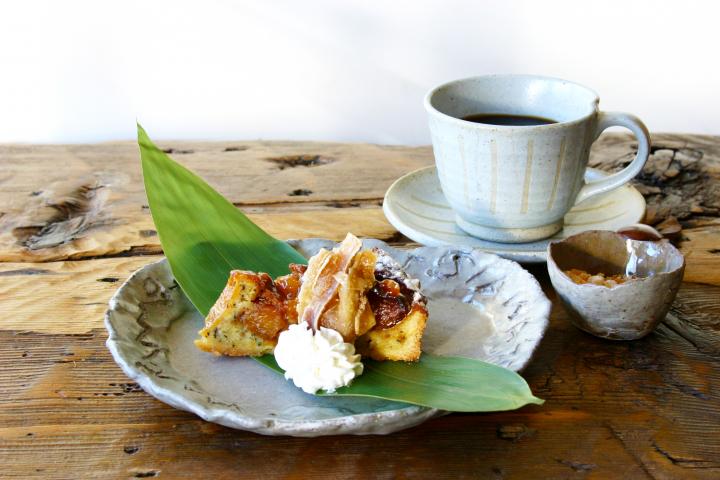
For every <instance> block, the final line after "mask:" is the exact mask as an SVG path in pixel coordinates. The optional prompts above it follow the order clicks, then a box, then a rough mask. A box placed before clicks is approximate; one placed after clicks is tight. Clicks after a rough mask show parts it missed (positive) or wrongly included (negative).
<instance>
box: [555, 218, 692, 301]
mask: <svg viewBox="0 0 720 480" xmlns="http://www.w3.org/2000/svg"><path fill="white" fill-rule="evenodd" d="M598 232H601V233H607V234H613V235H615V236H618V237H622V238H626V239H627V237H625V236H624V235H622V234H621V233H618V232H615V231H612V230H586V231H584V232H580V233H576V234H575V235H570V236H569V237H566V238H563V239H559V240H556V241H553V242H550V243H548V246H547V252H546V256H547V262H548V268H549V265H550V264H551V263H552V266H553V267H554V269H555V270H557V271H558V272H560V275H561V278H562V279H563V280H566V281H568V282H571V283H572V284H574V285H577V286H578V287H586V288H587V287H590V288H603V289H606V290H616V289H621V288H629V287H630V286H632V285H633V284H638V283H642V282H645V281H649V280H652V279H653V278H659V277H663V276H665V275H672V274H675V273H677V271H678V270H681V269H683V268H685V256H684V255H683V254H682V252H681V251H680V250H678V248H677V247H676V246H675V245H673V244H672V243H670V241H669V240H667V239H666V238H663V239H661V240H657V241H656V242H657V243H659V242H664V243H665V244H666V245H667V246H668V247H670V252H672V254H673V255H677V256H678V257H679V258H680V265H679V266H677V267H675V268H672V269H670V270H667V271H659V272H654V273H653V274H652V275H645V276H642V277H630V278H629V279H628V280H626V281H625V282H623V283H619V284H617V285H615V286H614V287H606V286H604V285H596V284H594V283H576V282H575V281H573V279H572V278H570V276H569V275H568V274H567V273H565V270H563V269H561V268H560V266H559V265H558V264H557V262H556V261H555V258H554V257H553V255H552V249H553V247H554V246H555V245H559V244H562V243H572V242H571V240H573V239H576V238H577V237H581V236H583V235H595V234H597V233H598ZM629 240H633V239H629ZM633 241H636V242H637V241H642V240H633Z"/></svg>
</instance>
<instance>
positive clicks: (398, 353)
mask: <svg viewBox="0 0 720 480" xmlns="http://www.w3.org/2000/svg"><path fill="white" fill-rule="evenodd" d="M289 268H290V274H288V275H285V276H282V277H278V278H277V279H276V280H275V281H274V282H273V280H272V279H271V278H270V277H269V276H268V275H267V274H266V273H253V272H248V271H241V270H233V271H232V272H231V273H230V278H229V279H228V283H227V285H226V286H225V289H224V290H223V292H222V293H221V295H220V298H218V300H217V302H215V305H214V306H213V307H212V309H211V310H210V313H209V314H208V316H207V318H206V319H205V328H203V329H202V330H201V331H200V338H199V339H198V340H196V341H195V345H197V347H198V348H200V349H201V350H204V351H206V352H212V353H215V354H217V355H233V356H248V355H250V356H257V355H264V354H266V353H272V351H273V349H274V348H275V345H276V344H277V339H278V336H279V335H280V332H282V331H284V330H286V329H287V328H288V326H289V325H290V324H295V323H298V322H303V323H307V324H308V325H309V327H310V328H311V329H312V331H317V330H319V329H320V328H323V327H324V328H328V329H331V330H334V331H336V332H338V333H339V334H340V335H341V336H342V339H343V341H344V342H346V343H351V344H352V343H354V344H355V347H356V348H357V351H358V352H359V353H361V354H362V355H363V356H366V357H370V358H373V359H375V360H395V361H407V362H411V361H416V360H418V359H419V358H420V354H421V346H422V345H421V343H422V342H421V340H422V335H423V332H424V331H425V324H426V322H427V309H426V306H425V305H426V299H425V297H424V296H423V295H422V294H420V285H419V283H418V281H417V280H413V279H411V278H410V277H409V276H408V275H407V274H406V273H405V272H404V271H403V270H402V267H401V266H400V264H398V263H397V262H396V261H395V260H393V259H392V258H391V257H390V255H388V253H387V252H385V251H383V250H381V249H377V248H376V249H373V250H363V249H362V242H360V240H359V239H358V238H357V237H355V236H354V235H352V234H348V235H347V237H346V238H345V240H343V241H342V242H341V243H340V245H338V246H337V247H335V248H333V249H332V250H325V249H321V250H320V251H319V252H318V253H317V254H316V255H313V257H312V258H310V259H309V260H308V265H307V267H306V266H304V265H296V264H291V265H290V267H289Z"/></svg>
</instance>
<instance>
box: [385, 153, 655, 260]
mask: <svg viewBox="0 0 720 480" xmlns="http://www.w3.org/2000/svg"><path fill="white" fill-rule="evenodd" d="M607 175H608V174H607V173H605V172H602V171H600V170H595V169H592V168H591V169H588V171H587V173H586V174H585V180H586V181H588V182H590V181H593V180H598V179H600V178H603V177H605V176H607ZM383 211H384V212H385V216H386V217H387V219H388V220H389V221H390V223H392V225H393V226H394V227H395V228H397V229H398V230H399V231H400V232H401V233H402V234H403V235H405V236H406V237H408V238H410V239H412V240H414V241H416V242H418V243H422V244H424V245H429V246H440V245H462V246H470V247H476V248H480V249H482V250H484V251H486V252H492V253H495V254H497V255H500V256H501V257H505V258H509V259H511V260H515V261H517V262H526V263H539V262H544V261H545V260H546V254H545V251H546V249H547V245H548V243H549V242H550V241H553V240H558V239H563V238H566V237H569V236H570V235H575V234H577V233H580V232H584V231H586V230H613V231H614V230H617V229H618V228H621V227H624V226H626V225H630V224H633V223H638V222H640V221H641V220H642V218H643V216H644V215H645V199H644V198H643V196H642V195H641V194H640V192H638V191H637V190H636V189H635V188H634V187H632V186H631V185H623V186H622V187H620V188H617V189H615V190H612V191H610V192H608V193H606V194H604V195H599V196H597V197H593V198H590V199H588V200H586V201H584V202H581V203H579V204H577V205H575V206H574V207H573V209H572V210H570V211H569V212H568V214H567V215H565V228H564V229H563V230H561V231H560V232H558V233H557V234H556V235H555V236H553V237H551V238H548V239H544V240H539V241H536V242H529V243H515V244H512V243H496V242H490V241H487V240H481V239H479V238H475V237H471V236H470V235H468V234H467V233H465V232H463V231H462V230H460V229H459V228H458V227H457V225H455V221H454V219H453V212H452V209H451V208H450V205H448V203H447V201H446V200H445V197H444V196H443V193H442V190H441V189H440V182H439V180H438V177H437V169H436V168H435V167H434V166H432V167H426V168H422V169H420V170H416V171H414V172H411V173H409V174H407V175H405V176H404V177H401V178H400V179H398V180H397V181H396V182H395V183H393V184H392V185H391V186H390V188H389V189H388V191H387V193H386V194H385V201H384V202H383Z"/></svg>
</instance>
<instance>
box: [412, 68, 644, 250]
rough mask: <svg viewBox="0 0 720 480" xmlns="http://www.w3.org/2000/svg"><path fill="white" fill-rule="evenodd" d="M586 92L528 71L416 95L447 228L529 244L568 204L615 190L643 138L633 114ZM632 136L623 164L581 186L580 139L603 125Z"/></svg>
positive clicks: (585, 149)
mask: <svg viewBox="0 0 720 480" xmlns="http://www.w3.org/2000/svg"><path fill="white" fill-rule="evenodd" d="M598 103H599V98H598V96H597V94H596V93H595V92H593V91H592V90H590V89H588V88H586V87H583V86H581V85H578V84H575V83H572V82H568V81H565V80H559V79H555V78H547V77H538V76H532V75H489V76H481V77H472V78H466V79H463V80H456V81H453V82H449V83H446V84H443V85H440V86H439V87H436V88H434V89H432V90H431V91H430V92H429V93H428V94H427V95H426V97H425V109H426V110H427V112H428V116H429V125H430V133H431V136H432V144H433V152H434V154H435V163H436V165H437V169H438V174H439V178H440V185H441V186H442V191H443V193H444V195H445V198H446V199H447V201H448V203H449V204H450V206H451V207H452V209H453V211H454V217H455V221H456V222H457V225H458V226H459V227H460V228H461V229H462V230H464V231H465V232H467V233H469V234H470V235H473V236H475V237H478V238H481V239H484V240H490V241H494V242H508V243H519V242H530V241H534V240H539V239H542V238H547V237H550V236H552V235H554V234H555V233H557V232H558V231H560V230H561V229H562V228H563V218H564V217H565V214H567V213H568V211H570V209H571V208H572V207H573V205H575V204H576V203H577V202H581V201H583V200H586V199H589V198H591V197H594V196H596V195H599V194H601V193H603V192H607V191H609V190H612V189H615V188H618V187H620V186H621V185H623V184H625V183H627V182H628V181H630V179H632V178H633V177H635V175H637V174H638V173H639V172H640V170H641V169H642V167H643V165H644V164H645V162H646V161H647V158H648V154H649V151H650V136H649V134H648V131H647V129H646V128H645V125H643V123H642V122H641V121H640V120H639V119H638V118H636V117H634V116H633V115H630V114H627V113H618V112H600V111H599V110H598ZM478 113H495V114H497V113H500V114H509V115H529V116H536V117H545V118H550V119H553V120H555V121H556V123H551V124H545V125H537V126H506V125H488V124H482V123H474V122H469V121H466V120H462V118H463V117H465V116H467V115H471V114H478ZM611 126H623V127H626V128H628V129H630V130H631V131H632V132H633V133H634V134H635V136H636V137H637V139H638V153H637V155H636V157H635V159H634V160H633V161H632V162H631V163H630V165H628V166H627V167H626V168H625V169H623V170H622V171H620V172H617V173H615V174H613V175H610V176H608V177H606V178H603V179H600V180H596V181H594V182H589V183H585V182H584V181H583V179H584V176H585V169H586V167H587V163H588V158H589V153H590V146H591V145H592V143H593V142H594V141H595V139H597V137H598V136H599V135H600V133H602V131H603V130H605V129H606V128H608V127H611Z"/></svg>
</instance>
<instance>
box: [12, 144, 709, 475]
mask: <svg viewBox="0 0 720 480" xmlns="http://www.w3.org/2000/svg"><path fill="white" fill-rule="evenodd" d="M653 144H654V147H653V156H652V158H651V161H650V163H649V164H648V166H647V167H646V169H645V171H644V172H643V174H642V175H641V177H640V178H639V180H638V182H637V185H638V187H639V188H640V189H641V191H642V193H643V194H644V195H645V196H646V198H647V200H648V204H649V209H648V216H647V221H648V222H650V223H652V224H655V225H657V226H658V228H660V229H661V230H662V231H663V232H665V233H666V234H667V235H669V236H671V237H673V238H674V239H675V240H676V241H677V242H678V243H679V245H680V247H681V248H682V250H683V251H684V253H685V255H686V258H687V270H686V273H685V281H686V283H684V284H683V287H682V289H681V290H680V293H679V295H678V297H677V300H676V301H675V304H674V305H673V308H672V311H671V312H670V314H669V315H668V317H667V318H666V320H665V321H664V322H663V323H662V324H661V325H660V327H659V328H658V329H657V330H656V331H655V332H654V333H652V334H651V335H650V336H648V337H647V338H645V339H643V340H639V341H634V342H610V341H604V340H600V339H598V338H595V337H592V336H590V335H587V334H585V333H583V332H580V331H578V330H577V329H575V328H574V327H573V326H571V325H570V324H569V322H568V319H567V316H566V314H565V312H564V311H563V310H562V308H561V307H560V305H559V304H558V303H557V301H555V295H554V293H553V291H552V288H551V287H549V282H548V279H547V274H546V272H545V267H544V265H541V266H531V267H529V269H530V271H531V272H532V273H533V274H535V275H536V276H537V277H538V278H539V279H540V280H541V282H542V283H543V285H544V286H545V288H546V291H547V294H548V296H549V297H550V298H551V299H552V300H553V305H554V306H553V311H552V318H551V321H550V328H549V330H548V332H547V334H546V336H545V338H544V340H543V341H542V344H541V345H540V347H539V349H538V352H537V355H536V357H535V358H534V360H533V361H532V363H531V364H530V366H529V367H528V368H527V369H526V370H525V372H524V376H525V378H526V379H527V380H528V383H529V384H530V385H531V387H532V389H533V391H534V392H535V393H536V394H537V395H538V396H540V397H543V398H545V399H547V402H546V403H545V405H543V406H528V407H525V408H522V409H520V410H518V411H514V412H508V413H495V414H472V415H471V414H453V415H449V416H446V417H442V418H438V419H435V420H431V421H429V422H427V423H425V424H424V425H421V426H419V427H415V428H412V429H410V430H407V431H403V432H399V433H396V434H392V435H388V436H382V437H376V436H375V437H340V438H337V437H336V438H332V437H326V438H318V439H301V438H283V437H277V438H276V437H263V436H259V435H255V434H252V433H247V432H241V431H235V430H230V429H228V428H224V427H221V426H218V425H214V424H211V423H206V422H204V421H202V420H200V419H199V418H197V417H195V416H194V415H192V414H189V413H185V412H181V411H179V410H175V409H173V408H171V407H169V406H167V405H165V404H163V403H161V402H159V401H157V400H155V399H154V398H152V397H150V396H149V395H147V394H145V393H144V392H143V391H142V390H140V388H138V386H137V385H136V384H135V383H132V382H131V381H129V380H128V379H127V378H126V377H125V376H124V375H123V373H122V372H121V371H120V369H119V368H118V367H117V366H116V365H115V363H114V362H113V360H112V358H111V357H110V354H109V352H108V351H107V350H106V349H105V346H104V342H105V338H106V333H105V330H104V328H103V323H102V319H103V313H104V311H105V307H106V304H107V301H108V299H109V298H110V296H111V294H112V293H113V291H114V290H115V289H116V288H117V287H118V286H119V285H120V284H121V283H122V282H123V281H124V280H125V279H126V278H127V277H128V275H130V273H131V272H133V271H134V270H136V269H138V268H140V267H141V266H143V265H145V264H147V263H150V262H153V261H155V260H157V259H158V258H159V257H160V255H161V254H162V251H161V249H160V245H159V243H158V238H157V234H156V232H155V230H154V229H153V224H152V220H151V218H150V214H149V211H148V208H147V203H146V199H145V195H144V192H143V187H142V181H141V176H140V164H139V160H138V152H137V148H136V146H135V145H134V143H132V142H123V143H105V144H100V145H73V146H34V145H4V146H0V358H1V359H2V367H1V368H0V405H2V408H0V452H2V457H1V458H2V461H3V462H2V463H3V469H2V474H0V476H2V477H4V478H15V477H19V478H29V477H33V476H37V477H43V478H94V477H103V478H106V477H107V478H118V477H131V478H132V477H135V478H147V477H163V478H213V477H217V478H230V477H231V476H232V477H234V478H318V477H324V476H332V477H334V478H363V479H365V478H433V479H435V478H462V477H466V478H468V477H469V478H504V477H508V478H525V477H527V478H581V477H595V478H645V477H648V478H720V389H719V387H720V218H718V215H719V214H720V210H719V207H720V137H708V136H695V135H655V136H654V141H653ZM162 145H163V147H164V148H167V151H169V152H170V153H171V156H173V157H174V158H175V159H177V160H178V161H180V162H181V163H183V164H185V165H187V166H188V167H190V168H191V169H193V170H194V171H196V172H197V173H199V174H200V175H201V176H202V177H204V178H205V179H207V180H208V181H209V182H210V183H211V184H212V185H214V186H215V187H217V188H218V189H219V190H220V191H221V192H222V193H223V194H224V195H226V196H227V197H228V198H230V199H231V200H232V201H233V202H235V204H236V205H237V206H238V207H240V208H242V209H243V210H244V211H245V212H247V213H249V214H250V216H251V217H252V219H253V220H254V221H256V222H257V223H258V224H260V225H261V226H262V227H263V228H265V229H266V230H268V231H269V232H270V233H271V234H273V235H276V236H278V237H280V238H291V237H329V238H333V239H340V238H341V237H342V236H343V235H344V234H345V233H346V232H347V231H352V232H354V233H356V234H358V235H360V236H367V237H375V238H380V239H383V240H385V241H388V242H390V243H392V244H396V245H407V244H410V242H409V241H408V239H407V238H405V237H403V236H402V235H400V234H399V233H398V232H396V231H395V230H394V229H393V227H392V226H391V225H390V224H388V222H387V221H386V220H385V218H384V216H383V214H382V210H381V203H382V197H383V194H384V192H385V190H386V189H387V187H388V186H389V185H390V183H391V182H392V181H393V180H394V179H396V178H397V177H399V176H401V175H403V174H405V173H407V172H410V171H412V170H414V169H416V168H419V167H422V166H425V165H430V164H431V163H432V154H431V151H430V149H429V148H428V147H421V148H410V147H386V146H377V145H366V144H330V143H301V142H226V143H200V142H172V143H171V142H164V143H162ZM634 148H635V145H634V143H633V141H632V140H631V139H630V138H629V137H627V136H624V135H619V134H611V135H606V136H604V137H603V138H602V139H601V141H600V143H599V144H597V145H596V146H595V147H594V148H593V156H592V159H591V164H592V165H594V166H600V167H601V168H607V169H613V168H619V167H621V166H622V165H623V164H624V163H625V162H628V161H629V160H630V159H631V158H632V153H633V149H634Z"/></svg>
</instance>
